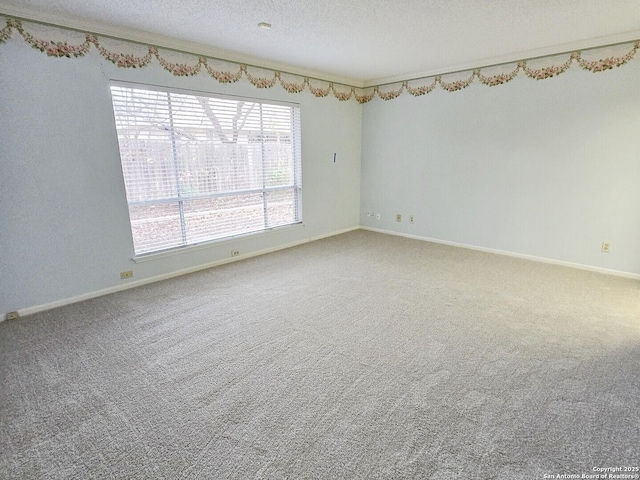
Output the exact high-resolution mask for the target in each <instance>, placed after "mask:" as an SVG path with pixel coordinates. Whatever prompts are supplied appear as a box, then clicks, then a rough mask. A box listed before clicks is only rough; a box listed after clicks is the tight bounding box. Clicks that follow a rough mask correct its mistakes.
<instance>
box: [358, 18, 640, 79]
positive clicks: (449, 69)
mask: <svg viewBox="0 0 640 480" xmlns="http://www.w3.org/2000/svg"><path fill="white" fill-rule="evenodd" d="M639 39H640V30H633V31H630V32H624V33H619V34H616V35H608V36H605V37H596V38H591V39H587V40H580V41H576V42H571V43H564V44H561V45H555V46H553V47H544V48H536V49H534V50H526V51H522V52H516V53H510V54H509V55H502V56H498V57H489V58H485V59H479V60H476V61H474V62H472V63H471V62H470V63H461V64H456V65H448V66H446V67H443V68H439V69H435V70H428V71H424V72H415V73H412V74H407V75H397V76H392V77H383V78H375V79H370V80H365V81H364V82H363V86H364V88H371V87H376V86H380V85H388V84H391V83H401V82H405V81H409V80H417V79H420V78H427V77H435V76H436V75H446V74H448V73H455V72H466V71H470V70H473V69H476V68H483V67H490V66H494V65H502V64H507V63H516V62H519V61H521V60H530V59H534V58H541V57H548V56H552V55H562V54H565V53H570V52H575V51H578V50H589V49H594V48H602V47H606V46H611V45H616V44H620V43H628V42H634V41H636V40H639Z"/></svg>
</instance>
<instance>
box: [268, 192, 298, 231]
mask: <svg viewBox="0 0 640 480" xmlns="http://www.w3.org/2000/svg"><path fill="white" fill-rule="evenodd" d="M296 213H297V212H296V199H295V191H294V189H287V190H277V191H273V192H269V193H267V216H268V218H269V226H270V227H277V226H279V225H288V224H290V223H293V222H295V219H296Z"/></svg>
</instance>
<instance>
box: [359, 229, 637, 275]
mask: <svg viewBox="0 0 640 480" xmlns="http://www.w3.org/2000/svg"><path fill="white" fill-rule="evenodd" d="M360 229H361V230H369V231H371V232H378V233H384V234H387V235H395V236H396V237H405V238H411V239H414V240H422V241H425V242H431V243H439V244H442V245H449V246H451V247H459V248H466V249H469V250H477V251H479V252H487V253H495V254H496V255H504V256H506V257H514V258H521V259H524V260H532V261H534V262H541V263H548V264H551V265H562V266H564V267H570V268H576V269H578V270H587V271H589V272H596V273H604V274H605V275H614V276H616V277H623V278H631V279H633V280H640V274H637V273H631V272H623V271H621V270H611V269H608V268H601V267H594V266H592V265H584V264H582V263H572V262H565V261H564V260H556V259H553V258H546V257H536V256H535V255H526V254H523V253H515V252H509V251H506V250H497V249H494V248H485V247H477V246H475V245H468V244H466V243H457V242H449V241H447V240H440V239H437V238H429V237H421V236H419V235H411V234H409V233H402V232H395V231H393V230H384V229H382V228H374V227H365V226H362V225H361V226H360Z"/></svg>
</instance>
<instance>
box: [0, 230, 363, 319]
mask: <svg viewBox="0 0 640 480" xmlns="http://www.w3.org/2000/svg"><path fill="white" fill-rule="evenodd" d="M359 228H360V227H359V226H355V227H350V228H345V229H343V230H337V231H334V232H331V233H326V234H323V235H317V236H315V237H310V238H305V239H304V240H298V241H296V242H291V243H286V244H283V245H278V246H275V247H271V248H265V249H263V250H256V251H255V252H250V253H246V254H244V255H238V256H237V257H231V258H224V259H221V260H216V261H214V262H210V263H205V264H202V265H197V266H195V267H190V268H185V269H182V270H177V271H175V272H169V273H164V274H162V275H156V276H153V277H148V278H143V279H141V280H136V281H133V282H129V283H126V284H123V285H115V286H113V287H108V288H103V289H101V290H95V291H93V292H88V293H83V294H82V295H77V296H74V297H69V298H63V299H61V300H56V301H55V302H50V303H44V304H42V305H35V306H32V307H25V308H21V309H20V310H18V311H17V312H18V315H19V316H21V317H24V316H26V315H32V314H34V313H38V312H44V311H45V310H51V309H52V308H58V307H62V306H65V305H70V304H72V303H77V302H82V301H83V300H89V299H91V298H96V297H101V296H103V295H108V294H110V293H116V292H121V291H123V290H128V289H130V288H135V287H140V286H142V285H147V284H149V283H154V282H160V281H162V280H167V279H169V278H174V277H179V276H181V275H187V274H189V273H193V272H197V271H199V270H206V269H207V268H212V267H217V266H220V265H224V264H226V263H231V262H238V261H240V260H245V259H247V258H251V257H257V256H259V255H265V254H267V253H272V252H276V251H278V250H284V249H286V248H291V247H296V246H298V245H302V244H305V243H309V242H314V241H316V240H321V239H323V238H328V237H333V236H335V235H340V234H342V233H347V232H351V231H353V230H358V229H359ZM5 319H6V314H3V315H2V317H1V318H0V322H2V321H4V320H5Z"/></svg>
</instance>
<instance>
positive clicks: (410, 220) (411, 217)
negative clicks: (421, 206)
mask: <svg viewBox="0 0 640 480" xmlns="http://www.w3.org/2000/svg"><path fill="white" fill-rule="evenodd" d="M409 223H415V222H414V218H413V215H409Z"/></svg>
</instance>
